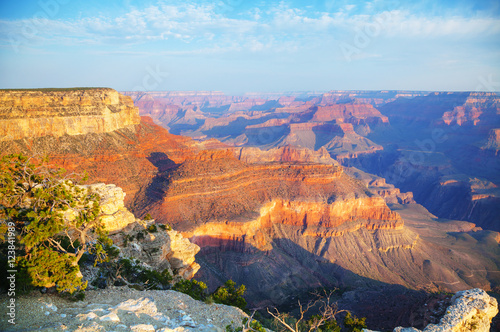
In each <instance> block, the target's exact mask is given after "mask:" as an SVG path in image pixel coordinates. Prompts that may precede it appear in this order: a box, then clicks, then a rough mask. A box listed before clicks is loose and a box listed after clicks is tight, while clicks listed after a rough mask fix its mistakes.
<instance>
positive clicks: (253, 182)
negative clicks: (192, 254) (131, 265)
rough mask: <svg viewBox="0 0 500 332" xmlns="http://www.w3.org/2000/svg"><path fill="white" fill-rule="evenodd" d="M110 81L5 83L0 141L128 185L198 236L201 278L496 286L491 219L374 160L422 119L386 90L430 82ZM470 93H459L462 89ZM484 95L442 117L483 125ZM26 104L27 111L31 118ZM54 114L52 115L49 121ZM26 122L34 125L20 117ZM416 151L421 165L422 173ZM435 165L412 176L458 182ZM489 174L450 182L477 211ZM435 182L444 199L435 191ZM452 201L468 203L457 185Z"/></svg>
mask: <svg viewBox="0 0 500 332" xmlns="http://www.w3.org/2000/svg"><path fill="white" fill-rule="evenodd" d="M115 93H116V92H115V91H113V90H111V89H95V90H92V89H90V90H82V91H80V90H78V89H76V90H74V91H64V92H62V91H53V92H51V91H49V92H42V91H36V90H34V91H31V90H29V91H23V90H17V91H0V100H6V102H5V103H2V108H1V112H2V113H1V114H2V120H1V121H2V123H1V125H2V127H1V128H3V129H2V130H3V131H2V133H4V134H3V136H2V139H0V149H1V151H2V154H7V153H15V152H16V153H17V152H22V153H24V154H28V155H34V156H38V157H41V156H44V155H48V156H49V157H50V160H51V161H52V162H53V163H54V164H56V165H59V166H61V167H64V168H66V169H67V170H68V171H70V172H83V171H84V170H86V171H87V172H88V174H89V183H96V182H103V183H114V184H116V185H117V186H118V187H121V188H123V191H124V192H125V193H126V196H125V197H124V198H123V200H124V206H125V207H127V208H128V209H130V210H131V211H132V212H134V213H135V214H136V215H138V216H144V215H146V214H147V213H150V214H151V215H152V216H153V218H154V219H156V220H157V221H158V222H161V223H168V224H170V225H172V227H173V228H174V229H175V230H176V231H178V232H179V233H180V234H182V235H183V236H184V237H185V238H188V239H190V241H191V242H192V243H194V244H195V245H197V246H199V247H200V252H199V253H197V254H196V263H197V264H199V266H200V269H199V271H198V272H197V273H196V275H195V278H196V279H199V280H203V281H205V282H206V283H207V284H208V285H209V288H210V289H212V290H213V289H214V288H215V287H217V286H219V285H221V284H222V283H223V282H224V281H226V280H227V279H232V280H234V281H236V282H237V283H238V284H245V285H246V286H247V298H248V301H249V302H250V304H251V306H252V307H255V308H258V307H263V306H267V305H283V304H286V303H290V302H293V301H294V300H295V299H296V296H298V295H299V294H304V293H307V292H308V291H310V290H311V289H314V288H318V287H330V288H333V287H339V288H342V289H351V290H352V291H353V292H355V294H358V295H359V294H362V292H363V291H364V290H365V289H366V288H369V289H378V291H379V293H378V294H379V295H380V294H384V291H385V290H388V289H390V290H391V291H393V292H396V293H394V294H398V296H399V295H401V296H403V294H404V296H403V297H405V301H406V302H405V303H406V304H408V305H410V304H411V302H412V301H414V299H415V298H417V297H419V296H420V295H419V294H421V293H419V292H420V291H428V292H432V291H434V292H436V291H452V292H455V291H459V290H464V289H468V288H471V287H480V288H482V289H485V290H496V291H497V290H498V285H499V282H500V276H499V275H498V264H500V251H499V249H500V248H499V241H500V236H499V235H498V233H497V232H495V231H493V230H494V229H495V228H494V227H491V228H489V229H491V230H483V229H482V228H481V227H483V225H482V224H481V223H478V225H481V227H477V226H476V225H475V224H474V223H471V222H468V221H467V220H469V219H471V220H472V219H473V218H472V217H471V218H469V219H467V218H447V217H446V219H444V218H440V217H442V216H444V215H445V214H441V213H439V214H438V213H435V212H434V211H433V209H434V208H429V211H430V212H429V211H428V210H427V209H426V208H425V207H424V206H422V205H420V204H418V203H423V204H424V205H426V204H428V203H426V202H425V200H422V198H421V195H422V194H421V193H420V191H419V190H416V191H414V190H412V188H417V189H418V187H415V186H414V184H413V185H411V186H410V185H405V182H404V181H399V182H398V181H394V178H392V177H391V176H384V175H386V174H385V173H383V172H382V170H384V168H385V167H386V166H387V169H390V167H396V165H397V164H398V160H399V159H398V158H401V156H402V154H403V153H404V150H403V148H402V147H403V146H404V145H403V144H404V143H406V142H407V141H411V139H410V138H408V139H406V140H401V141H397V143H398V144H400V146H401V147H399V146H398V147H394V148H393V147H391V146H388V143H386V141H387V140H388V137H390V135H392V136H393V137H396V134H395V133H394V132H395V131H397V130H396V129H397V128H403V127H402V126H403V124H404V123H406V122H404V121H410V123H411V122H415V121H417V120H415V119H413V118H411V116H412V114H414V112H413V113H412V112H411V107H410V106H408V107H409V109H410V110H409V111H408V114H407V115H406V116H405V118H404V120H401V121H402V122H401V123H403V124H398V122H397V116H400V115H401V114H402V113H401V114H400V113H397V112H396V111H395V110H393V109H391V108H390V106H389V105H393V104H394V103H395V104H396V105H397V104H399V103H411V102H412V101H413V100H415V99H418V98H421V99H423V100H424V101H425V100H426V99H425V98H427V97H428V96H427V94H424V93H412V92H380V93H378V94H377V93H374V92H373V93H369V92H362V91H361V92H331V93H328V94H322V95H321V94H313V95H306V96H302V95H296V96H287V97H284V96H274V95H271V96H269V95H252V96H251V97H242V96H239V97H238V96H237V97H229V96H225V95H223V94H221V93H212V92H206V93H202V92H196V93H195V92H186V93H181V92H176V93H174V92H172V93H166V92H165V93H163V92H158V93H126V94H128V95H130V96H131V97H127V96H122V95H119V94H118V93H116V95H115ZM45 95H46V96H45ZM55 96H57V98H56V97H55ZM113 96H118V97H113ZM452 97H454V98H455V97H456V96H455V95H454V94H452ZM469 97H470V98H472V96H470V95H468V96H462V95H459V96H458V97H457V98H458V99H459V100H460V101H461V102H462V101H464V100H469V99H467V98H469ZM479 97H480V96H477V98H476V97H474V98H475V99H474V98H472V99H470V103H472V104H473V105H476V104H474V103H478V104H477V105H476V106H474V107H476V108H478V107H479V108H481V107H482V106H480V105H483V104H484V103H490V99H491V98H493V99H494V98H495V97H494V96H484V98H486V100H487V101H486V102H485V101H484V100H483V99H484V98H483V97H481V98H483V99H481V98H479ZM23 98H25V99H23ZM37 98H39V99H40V100H39V101H37ZM273 98H275V99H273ZM356 98H359V100H358V101H356V100H355V99H356ZM133 99H135V103H136V105H138V108H135V107H134V106H133V105H132V100H133ZM445 99H446V98H445ZM13 100H26V101H24V102H21V101H18V102H14V101H13ZM82 100H83V101H84V102H83V101H82ZM401 100H403V101H401ZM445 101H446V100H445ZM23 103H24V104H23ZM443 103H444V102H443ZM424 104H425V103H424ZM36 105H40V109H37V107H36ZM72 105H73V106H72ZM405 105H406V104H405ZM478 105H479V106H478ZM488 105H489V104H488ZM491 105H496V104H495V102H492V104H491ZM391 107H396V106H394V105H393V106H391ZM405 107H406V106H405ZM412 107H416V106H412ZM493 108H494V106H491V107H489V108H485V109H486V110H484V111H482V113H481V115H479V116H477V117H476V116H475V115H474V116H471V115H469V114H472V113H474V112H472V111H471V112H469V111H467V112H465V111H464V112H462V113H463V114H464V115H461V114H462V113H460V112H461V111H460V109H457V110H456V112H455V113H456V114H455V113H453V112H452V113H450V114H449V115H446V116H445V119H446V121H449V123H450V124H451V123H454V122H453V121H455V122H456V120H453V121H452V120H450V119H451V118H453V117H454V118H461V119H462V118H463V117H470V118H471V119H473V120H471V121H468V122H470V123H471V125H473V126H474V121H475V120H477V119H479V120H480V121H476V122H475V126H476V127H477V126H480V125H481V120H482V119H483V117H486V118H488V117H493V118H495V116H496V115H495V114H496V113H495V114H493V113H494V112H493V111H492V109H493ZM424 109H425V110H427V109H429V111H428V112H427V111H426V112H427V113H429V114H441V115H440V117H437V118H436V119H437V120H436V121H437V122H436V121H434V120H433V122H432V123H433V124H434V123H438V122H439V121H441V122H439V123H438V124H437V125H439V126H449V125H450V124H446V122H445V121H444V120H443V118H442V117H443V116H444V115H443V114H444V113H439V112H437V111H434V110H433V109H432V107H430V106H429V107H428V108H424ZM467 109H468V108H467ZM481 109H483V108H481ZM90 110H92V112H94V113H92V112H91V111H90ZM471 110H472V108H471ZM441 111H442V109H441ZM139 112H140V113H141V114H142V116H141V117H139ZM475 112H476V113H474V114H477V111H475ZM492 112H493V113H492ZM66 113H67V115H66ZM424 113H425V112H424ZM427 113H425V114H427ZM19 114H32V116H31V115H30V116H31V117H30V118H29V119H31V120H30V121H32V122H24V121H25V120H26V119H24V118H23V119H20V117H19ZM113 114H114V115H113ZM394 114H398V115H394ZM482 114H485V115H482ZM492 114H493V115H492ZM110 119H114V120H110ZM439 119H441V120H439ZM474 119H475V120H474ZM488 119H489V118H488ZM26 121H27V120H26ZM462 121H464V123H465V120H460V122H461V123H462ZM484 122H487V123H488V124H487V125H485V127H484V128H483V127H481V128H480V130H479V131H478V134H477V137H478V138H480V137H481V139H483V138H485V140H484V142H483V143H482V145H478V146H477V147H476V149H477V150H481V151H484V153H485V154H487V156H488V158H490V159H488V160H493V162H494V161H495V160H496V159H495V158H496V156H497V155H498V154H497V152H493V150H494V149H495V142H496V141H497V136H495V133H496V131H495V130H493V129H494V128H489V127H491V126H495V125H496V124H494V123H490V122H489V121H484ZM95 123H97V124H99V125H93V124H95ZM54 124H57V125H58V126H61V128H58V129H57V130H56V131H54V132H52V129H53V126H54ZM86 124H88V125H86ZM159 124H161V125H162V126H165V127H168V128H169V129H170V132H169V131H167V130H166V129H165V128H162V127H161V126H160V125H159ZM26 125H28V126H29V128H31V126H32V127H34V129H32V130H24V129H23V130H20V129H18V128H24V126H26ZM80 125H81V127H80ZM399 125H401V127H397V126H399ZM427 125H428V124H427ZM35 127H36V128H35ZM66 127H68V128H66ZM74 128H77V129H74ZM82 128H83V129H82ZM395 128H396V129H395ZM419 128H420V127H419ZM440 128H441V127H440ZM445 128H447V127H445ZM492 130H493V131H492ZM9 133H17V134H16V135H17V136H14V135H13V134H9ZM174 134H183V135H189V136H191V137H187V136H180V135H174ZM9 135H10V136H9ZM457 136H460V135H457ZM483 136H484V137H483ZM384 139H385V140H386V141H384ZM450 141H451V140H450ZM484 147H491V148H488V149H486V148H484ZM398 148H400V149H401V150H398ZM452 153H453V151H452V152H450V155H451V154H452ZM426 162H428V161H427V160H426ZM368 163H370V164H369V165H367V164H368ZM425 167H426V166H425V165H422V167H421V168H422V170H421V169H419V170H418V172H417V171H416V172H415V174H424V171H425ZM482 167H484V168H487V166H486V165H484V166H482ZM444 169H445V170H446V169H448V170H449V169H450V168H446V167H444V166H439V165H437V166H433V168H432V169H431V171H432V172H436V176H441V177H442V176H445V175H446V176H447V177H446V178H443V184H441V182H440V184H439V185H437V184H435V183H434V182H432V181H434V180H431V177H430V176H429V179H427V177H423V180H420V179H419V180H418V181H420V182H421V183H423V184H422V186H423V185H425V183H427V184H428V183H432V186H429V188H432V190H441V189H440V188H443V187H446V186H447V185H450V186H455V185H457V184H456V183H455V182H454V181H455V178H456V177H457V176H458V175H457V174H456V173H453V172H451V171H447V172H444V173H443V170H444ZM488 169H489V168H488ZM474 170H475V169H473V170H472V171H474ZM472 171H471V172H472ZM476 171H477V170H476ZM489 172H490V173H492V174H494V173H495V172H494V170H491V169H490V170H489ZM370 173H375V174H376V175H373V174H370ZM474 174H476V173H474ZM415 176H416V177H418V178H419V177H420V176H417V175H415ZM485 178H486V179H487V178H488V176H485V175H483V176H482V177H480V176H479V175H478V176H477V177H476V178H473V179H471V178H470V177H467V176H464V177H463V179H462V180H461V182H460V183H459V185H460V186H467V185H469V186H470V188H474V190H475V194H474V195H476V196H473V197H475V199H474V202H478V203H476V205H477V204H483V203H482V202H483V201H484V202H486V201H488V202H489V201H492V202H493V203H492V207H488V205H484V207H482V208H481V209H480V211H481V212H479V213H480V216H478V217H477V219H481V218H484V219H487V218H486V217H484V215H485V213H491V214H492V215H493V214H494V213H495V210H494V207H495V205H496V204H495V199H496V197H497V196H495V195H496V191H495V190H496V184H495V181H496V180H495V179H494V178H491V180H486V179H485ZM409 179H411V177H409V176H408V177H406V178H405V181H409ZM445 179H446V181H449V182H446V181H444V180H445ZM424 180H425V181H424ZM415 181H417V180H415ZM426 181H427V182H426ZM420 182H419V183H420ZM457 182H458V181H457ZM462 182H463V183H464V184H462ZM434 188H437V189H434ZM460 188H462V187H460ZM471 190H472V189H471ZM412 192H413V193H412ZM431 197H433V199H434V200H435V201H436V202H435V203H436V204H439V202H440V201H441V200H442V197H443V194H442V193H440V192H439V193H437V194H436V195H434V196H431ZM455 203H456V202H455ZM451 204H452V203H450V205H451ZM455 206H456V207H457V208H464V209H466V211H468V210H467V207H466V206H465V205H464V204H463V202H462V201H460V200H459V201H458V203H456V204H455ZM478 210H479V209H478ZM484 211H486V212H484ZM445 212H446V213H450V212H449V209H448V210H446V211H445ZM471 216H474V219H476V217H475V215H474V214H473V213H471ZM452 219H462V220H452ZM481 220H482V219H481ZM491 220H492V221H491V224H492V225H496V221H495V220H496V219H495V218H492V219H491ZM483 224H484V225H485V226H488V224H487V223H485V222H483ZM483 228H485V229H487V228H488V227H483ZM191 263H192V262H190V264H191ZM398 285H399V286H398ZM399 287H401V288H399ZM356 292H357V293H356ZM353 296H356V295H353ZM403 309H404V305H402V306H401V308H400V309H398V310H399V311H398V312H391V313H390V314H389V313H387V315H386V316H384V315H382V316H381V315H378V316H380V317H382V318H380V317H379V318H376V317H374V315H371V316H370V315H369V314H370V311H374V310H375V308H374V307H373V306H372V307H371V308H368V309H367V308H365V309H361V308H354V309H353V311H355V312H356V314H358V315H365V316H370V317H368V318H369V322H370V323H373V325H372V326H374V327H376V328H380V329H388V328H393V327H394V326H396V325H394V324H396V323H395V322H394V320H392V321H390V319H389V315H391V316H398V315H399V316H398V317H403V316H404V315H403V312H402V311H403ZM356 310H357V311H356ZM378 312H379V313H380V311H378ZM405 317H406V316H405ZM377 319H378V320H377ZM384 319H385V321H384V322H382V320H384ZM401 319H403V318H401ZM404 319H406V320H407V321H408V319H409V318H408V317H406V318H404ZM400 321H401V320H400ZM384 324H385V325H384ZM391 324H392V325H391ZM422 324H425V325H426V323H425V322H422ZM425 325H424V326H425Z"/></svg>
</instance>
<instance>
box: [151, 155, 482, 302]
mask: <svg viewBox="0 0 500 332" xmlns="http://www.w3.org/2000/svg"><path fill="white" fill-rule="evenodd" d="M245 149H246V148H243V149H236V150H235V149H225V150H218V151H202V152H201V153H199V154H198V155H196V156H195V157H193V158H190V159H187V160H186V161H185V162H184V163H182V164H181V165H180V166H179V167H178V168H177V169H176V170H175V171H174V172H172V173H171V174H170V175H169V177H168V178H166V179H165V182H164V185H163V187H164V188H165V191H164V196H163V199H162V200H160V201H157V202H156V203H153V204H152V205H149V211H150V212H151V213H152V214H153V216H155V217H156V218H157V219H158V220H159V221H162V222H168V223H170V224H172V225H174V227H175V228H176V229H179V230H180V231H182V233H183V234H184V236H186V237H188V238H190V239H191V241H192V242H193V243H196V244H197V245H199V246H200V248H201V250H200V253H199V254H198V255H197V261H198V263H199V264H200V265H201V268H200V271H199V272H198V275H197V276H198V278H199V279H201V280H203V281H205V282H207V283H208V285H209V286H210V287H216V286H217V285H220V283H221V282H223V281H224V280H226V279H228V278H230V279H233V280H235V281H236V282H237V283H241V284H245V285H246V286H247V290H248V299H249V300H250V302H251V303H252V304H253V305H257V306H259V305H265V304H279V303H283V302H286V301H288V300H289V297H290V296H293V295H294V294H297V293H300V292H301V291H307V290H308V289H310V288H314V287H320V286H327V287H334V286H335V287H339V286H340V287H342V286H352V285H359V284H362V285H373V283H374V282H375V281H376V280H378V281H383V282H386V283H395V284H401V285H405V286H407V287H410V288H417V289H418V288H425V289H428V290H436V289H440V288H442V287H445V288H446V289H450V290H459V289H463V288H466V287H469V286H468V285H470V284H472V285H481V286H484V287H489V286H486V285H488V281H486V279H485V276H483V275H481V276H476V277H474V278H472V279H467V278H462V277H460V275H461V273H462V272H460V274H459V277H455V275H456V273H455V272H454V271H456V270H458V271H462V270H463V271H467V270H468V269H470V268H474V269H481V266H485V264H490V263H489V261H488V259H489V258H482V259H479V260H477V258H476V253H475V252H474V253H471V254H469V253H466V252H464V251H463V248H455V247H453V245H451V247H453V248H454V249H453V250H457V252H460V254H458V253H457V255H458V256H460V257H461V258H459V259H458V260H457V259H456V258H448V254H446V252H448V250H449V249H448V247H447V246H448V244H446V246H445V245H443V243H440V242H439V241H437V242H436V243H435V242H434V239H432V240H429V239H427V238H421V236H420V233H421V232H422V227H424V229H425V227H427V226H422V225H427V222H429V223H432V221H431V220H430V219H429V221H425V222H422V221H420V222H418V223H415V225H417V226H415V227H413V226H412V227H407V226H406V223H405V221H404V220H403V219H402V218H401V217H400V215H399V214H398V213H396V212H394V211H391V210H390V209H389V208H388V207H387V205H386V203H385V201H384V198H383V197H380V196H379V195H377V194H375V193H374V192H376V191H377V190H374V189H377V188H378V190H380V191H381V193H383V194H386V197H385V199H386V200H391V201H392V202H393V203H395V204H398V203H411V202H412V200H411V197H410V196H411V195H410V196H405V195H403V194H401V193H400V192H399V191H397V190H395V189H394V187H390V186H389V185H386V184H385V183H384V182H383V181H382V180H380V179H379V180H375V182H376V183H374V182H373V180H372V181H371V185H368V184H365V183H363V182H361V181H359V180H355V179H353V178H352V177H350V176H348V175H347V174H345V172H344V171H343V168H342V167H340V166H338V164H336V163H334V164H329V163H327V162H326V159H325V160H324V161H325V163H323V164H318V163H311V164H307V163H298V162H293V161H291V162H283V161H282V160H283V159H282V157H283V156H293V155H294V154H295V153H297V154H298V155H300V153H299V152H300V149H298V151H295V152H293V150H294V149H292V148H288V149H285V148H281V149H275V150H269V151H267V152H265V153H262V154H261V155H260V156H259V154H258V153H257V154H256V156H257V157H256V158H255V159H252V160H256V161H257V163H246V162H243V161H242V160H247V159H246V158H241V160H240V159H238V157H239V156H244V151H245ZM235 151H236V153H235ZM310 154H311V155H314V154H313V153H310ZM317 155H320V153H316V157H317ZM266 158H269V161H267V162H266ZM291 160H293V159H291ZM277 161H279V162H277ZM372 187H373V188H374V189H373V190H372V189H370V188H372ZM384 187H387V188H385V189H381V188H384ZM391 188H392V189H391ZM410 205H412V204H410ZM472 228H473V225H469V226H468V227H465V228H464V229H466V231H470V230H471V229H472ZM452 229H453V231H463V230H459V228H452ZM447 231H450V229H448V228H447ZM435 234H438V235H436V236H438V237H440V236H445V237H446V235H444V234H445V232H444V231H443V230H439V231H436V232H435ZM441 242H442V241H441ZM374 266H376V267H377V268H376V269H374V268H373V267H374ZM464 273H465V272H464ZM443 280H453V281H452V282H450V284H449V285H448V284H443V283H442V282H441V281H443ZM424 285H425V286H424Z"/></svg>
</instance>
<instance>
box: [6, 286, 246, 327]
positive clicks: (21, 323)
mask: <svg viewBox="0 0 500 332" xmlns="http://www.w3.org/2000/svg"><path fill="white" fill-rule="evenodd" d="M85 294H86V298H85V300H84V301H78V302H74V301H69V300H66V299H64V298H62V297H57V296H40V295H36V294H31V295H25V296H17V297H16V304H17V308H19V309H21V308H22V310H18V312H17V315H16V324H15V325H12V324H10V323H8V322H7V320H6V319H3V320H0V330H2V331H33V330H38V331H45V332H49V331H50V332H52V331H78V332H84V331H116V330H124V331H134V332H154V331H156V332H172V331H178V332H180V331H199V332H223V331H225V329H226V326H228V325H229V326H231V327H233V328H234V329H235V328H237V327H239V326H241V325H242V320H243V319H244V318H247V317H248V315H247V314H245V313H244V312H243V311H242V310H240V309H238V308H236V307H230V306H226V305H223V304H205V303H203V302H201V301H196V300H194V299H192V298H191V297H190V296H189V295H186V294H183V293H179V292H176V291H172V290H158V291H154V290H148V291H137V290H134V289H130V288H127V287H113V288H111V289H104V290H102V289H100V290H90V291H86V292H85ZM8 300H9V299H8V298H7V296H3V295H2V296H1V297H0V303H1V305H2V306H7V304H8Z"/></svg>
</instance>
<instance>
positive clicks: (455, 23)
mask: <svg viewBox="0 0 500 332" xmlns="http://www.w3.org/2000/svg"><path fill="white" fill-rule="evenodd" d="M75 86H86V87H89V86H94V87H111V88H114V89H117V90H120V91H124V90H142V91H163V90H164V91H166V90H175V91H182V90H212V91H223V92H225V93H227V94H242V93H245V92H289V91H329V90H424V91H479V90H480V91H500V0H484V1H481V0H479V1H477V0H476V1H472V0H468V1H464V0H456V1H455V0H447V1H435V0H434V1H402V0H388V1H385V0H374V1H348V0H339V1H333V0H309V1H298V0H294V1H252V0H220V1H217V0H214V1H204V0H203V1H189V0H186V1H175V0H173V1H133V0H122V1H113V0H108V1H102V0H86V1H78V0H24V1H10V0H0V88H42V87H75Z"/></svg>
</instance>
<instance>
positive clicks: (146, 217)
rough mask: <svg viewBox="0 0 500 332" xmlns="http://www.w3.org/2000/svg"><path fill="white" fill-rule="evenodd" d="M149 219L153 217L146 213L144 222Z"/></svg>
mask: <svg viewBox="0 0 500 332" xmlns="http://www.w3.org/2000/svg"><path fill="white" fill-rule="evenodd" d="M151 219H153V217H151V215H150V214H149V213H146V215H145V216H144V220H151Z"/></svg>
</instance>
